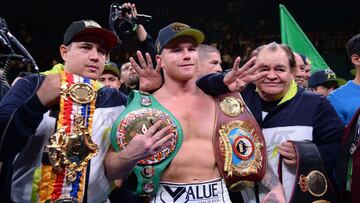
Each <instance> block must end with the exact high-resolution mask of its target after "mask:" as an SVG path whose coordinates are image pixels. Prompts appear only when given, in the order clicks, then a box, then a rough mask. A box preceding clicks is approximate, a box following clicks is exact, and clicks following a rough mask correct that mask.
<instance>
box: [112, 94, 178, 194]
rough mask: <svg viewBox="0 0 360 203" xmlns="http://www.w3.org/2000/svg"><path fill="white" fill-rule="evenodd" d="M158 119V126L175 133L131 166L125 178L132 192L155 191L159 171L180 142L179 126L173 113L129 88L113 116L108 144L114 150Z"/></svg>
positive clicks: (169, 159)
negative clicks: (123, 104) (119, 110)
mask: <svg viewBox="0 0 360 203" xmlns="http://www.w3.org/2000/svg"><path fill="white" fill-rule="evenodd" d="M158 120H162V121H163V123H164V124H163V126H161V128H163V127H165V126H171V130H170V132H169V133H171V132H173V133H174V135H175V136H174V137H173V138H172V140H171V144H170V145H168V146H163V147H162V148H161V150H160V151H159V152H158V153H157V154H155V155H153V156H151V157H149V158H146V159H143V160H141V161H139V162H138V163H137V165H136V166H135V168H134V169H133V171H132V173H131V174H130V177H129V179H130V184H131V186H132V190H133V193H135V194H137V195H155V194H156V191H157V189H158V186H159V182H160V177H161V174H162V173H163V171H164V169H165V168H166V166H167V165H168V164H169V163H170V162H171V160H172V159H173V158H174V157H175V155H176V153H177V152H178V151H179V149H180V146H181V144H182V141H183V132H182V128H181V126H180V123H179V122H178V121H177V120H176V118H175V116H173V115H172V114H171V113H170V112H169V111H168V110H167V109H165V108H164V107H163V106H161V104H159V103H158V102H157V100H156V99H155V98H154V97H153V96H152V95H150V94H147V93H143V92H139V91H132V92H131V93H130V95H129V97H128V105H127V107H126V109H125V111H123V113H121V115H120V116H119V117H118V118H117V120H116V121H115V124H114V125H113V128H112V130H111V135H110V139H111V144H112V146H113V148H114V150H115V151H121V150H123V149H125V148H126V146H127V144H128V143H129V142H130V141H131V139H132V138H133V137H134V136H135V135H137V134H139V135H138V136H141V134H144V133H145V132H146V130H147V129H148V128H149V127H150V126H151V125H153V124H154V123H156V122H157V121H158Z"/></svg>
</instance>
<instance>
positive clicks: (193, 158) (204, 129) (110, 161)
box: [105, 23, 284, 202]
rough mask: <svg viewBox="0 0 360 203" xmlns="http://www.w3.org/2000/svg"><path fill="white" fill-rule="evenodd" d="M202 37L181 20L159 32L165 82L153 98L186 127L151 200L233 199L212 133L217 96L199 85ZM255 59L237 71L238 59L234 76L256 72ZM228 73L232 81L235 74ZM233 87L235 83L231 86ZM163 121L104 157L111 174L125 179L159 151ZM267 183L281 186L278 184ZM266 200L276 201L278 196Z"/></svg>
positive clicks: (163, 139) (247, 78)
mask: <svg viewBox="0 0 360 203" xmlns="http://www.w3.org/2000/svg"><path fill="white" fill-rule="evenodd" d="M203 39H204V35H203V33H202V32H201V31H199V30H196V29H193V28H190V27H189V26H188V25H185V24H182V23H172V24H170V25H168V26H166V27H165V28H163V29H162V30H160V32H159V35H158V39H157V42H156V47H157V52H158V54H159V55H157V64H158V66H159V67H161V68H162V70H163V72H164V84H163V85H162V87H161V88H160V89H159V90H157V91H156V92H155V93H154V96H155V97H156V99H157V100H158V102H159V103H161V105H163V106H164V107H165V108H167V109H168V110H169V111H170V112H171V113H172V114H173V115H174V116H175V117H176V118H177V119H178V121H179V122H180V124H181V126H182V128H183V134H184V140H183V143H182V145H181V148H180V150H179V152H178V153H177V154H176V156H175V158H174V159H173V160H172V162H171V163H170V164H169V165H168V167H167V168H166V169H165V171H164V173H163V174H162V176H161V183H160V186H159V189H158V192H157V194H156V196H155V197H153V198H152V199H151V202H161V201H165V202H175V201H176V202H186V201H192V202H199V201H202V202H203V201H206V200H211V201H215V202H230V199H229V195H228V191H227V189H226V186H225V184H224V181H223V180H222V178H221V175H220V172H219V169H218V168H217V165H216V162H215V157H214V149H213V143H212V137H213V134H214V127H215V100H214V98H213V97H211V96H209V95H206V94H205V93H204V92H202V91H201V90H200V89H199V88H198V87H197V86H196V84H195V80H196V79H197V77H196V76H197V71H198V65H199V56H198V52H197V46H198V45H199V44H200V43H201V42H202V41H203ZM138 57H139V54H138ZM146 58H147V62H148V64H146V62H145V61H144V59H143V58H142V56H141V55H140V57H139V62H140V64H141V66H142V67H143V68H145V67H146V66H150V67H152V64H150V63H151V62H149V61H150V60H149V59H150V57H149V55H146ZM130 61H131V62H132V64H133V66H134V67H135V68H137V69H139V67H138V66H139V65H138V64H136V63H135V61H134V59H132V58H130ZM253 62H254V60H250V61H249V62H248V63H247V64H245V65H244V67H243V68H242V69H238V67H239V63H240V58H237V60H236V62H235V64H234V68H233V69H234V71H233V73H234V75H232V76H233V78H235V77H237V76H239V75H241V73H243V72H245V71H246V70H247V71H250V72H251V71H253V70H254V68H256V67H252V66H251V65H250V64H252V63H253ZM149 64H150V65H149ZM235 73H236V74H235ZM260 76H261V75H260ZM260 76H257V77H260ZM227 77H228V78H227V79H229V77H231V76H227ZM257 77H256V76H248V75H244V76H243V78H242V79H243V80H242V82H244V81H251V80H255V79H258V78H257ZM232 82H234V85H233V86H235V88H236V87H237V86H239V84H241V82H239V81H237V80H236V79H234V80H232ZM229 87H232V85H230V84H229ZM160 124H161V123H160V122H157V123H155V124H154V125H153V126H152V127H150V128H149V129H148V131H147V132H146V133H144V136H135V137H134V138H133V139H132V140H131V142H130V143H129V144H128V145H127V148H126V150H123V151H121V152H119V153H115V152H112V151H110V152H109V153H108V156H107V157H106V160H105V167H106V173H107V176H108V178H110V179H111V178H112V179H115V178H119V177H120V178H123V177H126V176H127V175H128V174H129V173H130V171H131V170H132V168H133V167H134V166H135V165H136V163H137V161H139V160H141V159H144V158H146V157H148V156H149V155H153V154H155V153H156V152H157V150H159V148H160V146H161V145H163V144H164V143H165V142H167V141H168V140H169V139H171V136H172V134H166V132H167V131H168V130H169V129H168V127H165V128H163V129H161V130H160V131H158V132H157V133H155V134H154V132H155V130H156V129H157V128H159V126H160ZM153 134H154V135H153ZM265 177H267V176H266V175H265ZM267 180H269V179H267ZM269 182H271V183H270V184H271V185H272V186H275V187H277V189H278V190H280V191H281V190H282V189H281V184H279V182H275V184H274V182H273V181H272V180H270V181H269ZM280 196H281V195H280ZM267 198H269V199H271V198H273V199H274V195H270V196H267ZM276 198H278V199H280V200H281V201H282V202H283V200H284V199H283V197H276Z"/></svg>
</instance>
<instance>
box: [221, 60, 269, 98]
mask: <svg viewBox="0 0 360 203" xmlns="http://www.w3.org/2000/svg"><path fill="white" fill-rule="evenodd" d="M239 65H240V57H237V58H236V59H235V62H234V65H233V68H232V70H231V71H229V72H228V73H227V74H226V75H225V77H224V83H225V85H227V86H228V88H229V90H230V91H232V92H239V91H240V92H241V91H243V90H244V89H245V87H246V85H247V84H249V83H251V82H254V81H256V80H259V79H261V78H263V77H264V76H265V75H266V72H261V73H257V72H256V70H258V69H259V68H260V67H261V66H262V64H260V63H256V57H252V58H251V59H250V60H249V61H248V62H246V63H245V65H243V66H242V67H241V68H239Z"/></svg>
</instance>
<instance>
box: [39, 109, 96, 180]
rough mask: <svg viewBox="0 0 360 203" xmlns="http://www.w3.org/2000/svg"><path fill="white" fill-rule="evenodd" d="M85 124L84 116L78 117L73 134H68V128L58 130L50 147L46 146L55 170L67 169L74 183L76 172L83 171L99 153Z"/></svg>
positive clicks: (52, 138)
mask: <svg viewBox="0 0 360 203" xmlns="http://www.w3.org/2000/svg"><path fill="white" fill-rule="evenodd" d="M83 122H84V120H83V118H82V116H81V115H76V117H75V119H74V126H73V130H72V132H71V133H69V134H68V133H66V127H63V128H60V129H58V131H57V132H56V133H55V134H53V135H51V137H50V145H47V146H46V149H47V151H48V156H49V159H50V162H51V164H52V166H53V168H54V169H55V170H63V169H64V168H66V178H67V179H68V180H69V181H74V180H75V179H76V172H79V171H82V170H83V169H84V168H85V167H86V166H87V164H88V162H89V161H90V159H91V158H92V157H94V156H96V154H97V153H98V151H99V148H98V146H97V145H96V144H95V143H93V141H92V140H91V135H90V134H89V132H88V130H87V128H86V127H85V126H84V123H83Z"/></svg>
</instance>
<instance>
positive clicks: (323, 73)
mask: <svg viewBox="0 0 360 203" xmlns="http://www.w3.org/2000/svg"><path fill="white" fill-rule="evenodd" d="M332 83H333V84H334V85H335V86H339V85H338V81H337V78H336V74H335V73H334V72H333V71H332V70H331V69H325V70H320V71H317V72H315V73H313V74H311V76H310V78H309V81H308V86H309V88H315V87H317V86H320V85H324V84H332Z"/></svg>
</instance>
